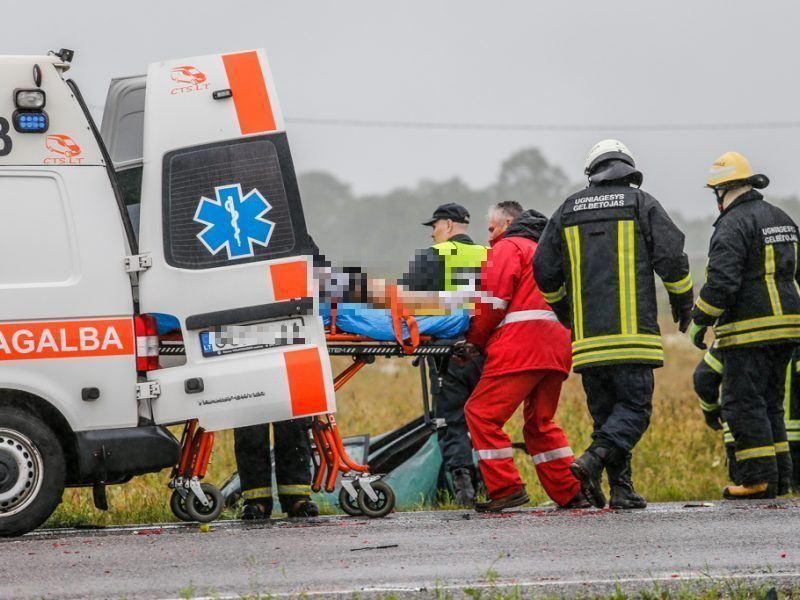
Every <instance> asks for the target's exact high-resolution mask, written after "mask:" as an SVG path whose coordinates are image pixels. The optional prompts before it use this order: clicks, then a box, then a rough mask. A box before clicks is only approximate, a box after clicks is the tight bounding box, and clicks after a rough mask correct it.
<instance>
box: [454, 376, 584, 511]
mask: <svg viewBox="0 0 800 600" xmlns="http://www.w3.org/2000/svg"><path fill="white" fill-rule="evenodd" d="M563 381H564V374H563V373H561V372H559V371H551V370H531V371H519V372H517V373H508V374H504V375H495V376H491V377H481V379H480V381H479V382H478V385H477V387H476V388H475V391H474V392H472V395H471V396H470V397H469V400H468V401H467V405H466V407H465V413H466V417H467V425H468V426H469V432H470V435H471V436H472V444H473V446H474V447H475V451H476V452H477V454H478V460H479V462H478V466H479V467H480V470H481V475H482V476H483V481H484V483H485V484H486V489H487V491H488V493H489V498H492V499H496V498H501V497H503V496H506V495H508V494H511V493H514V492H517V491H519V490H521V489H522V488H523V487H524V483H523V482H522V478H521V477H520V475H519V471H517V468H516V466H515V465H514V453H513V449H512V448H511V439H510V438H509V437H508V435H507V434H506V432H505V431H503V426H504V425H505V424H506V422H507V421H508V420H509V419H510V418H511V416H512V415H513V414H514V411H516V410H517V408H518V407H519V405H520V404H523V405H524V406H523V413H522V414H523V419H524V426H523V430H522V434H523V437H524V438H525V447H526V449H527V451H528V454H529V455H530V456H531V458H532V459H533V463H534V466H535V468H536V474H537V475H538V477H539V481H541V483H542V487H544V490H545V492H547V495H548V496H550V498H552V499H553V500H554V501H555V502H556V503H557V504H558V505H560V506H564V505H566V504H567V503H569V501H570V500H572V499H573V498H574V497H575V495H576V494H577V493H578V491H579V490H580V483H579V482H578V480H577V479H575V477H574V476H573V475H572V473H571V472H570V470H569V466H570V465H571V464H572V462H573V460H574V456H573V454H572V450H571V449H570V447H569V442H568V441H567V436H566V435H565V434H564V431H563V430H562V429H561V427H559V426H558V425H557V424H556V422H555V421H553V416H554V415H555V414H556V409H557V408H558V399H559V396H560V394H561V384H562V383H563Z"/></svg>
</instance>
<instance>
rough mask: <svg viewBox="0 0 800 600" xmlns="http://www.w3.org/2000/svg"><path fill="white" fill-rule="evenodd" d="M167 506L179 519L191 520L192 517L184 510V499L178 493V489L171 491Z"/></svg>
mask: <svg viewBox="0 0 800 600" xmlns="http://www.w3.org/2000/svg"><path fill="white" fill-rule="evenodd" d="M169 508H170V510H171V511H172V514H173V515H175V516H176V517H178V518H179V519H180V520H181V521H191V520H192V517H190V516H189V513H188V512H186V500H184V499H183V496H181V495H180V492H178V490H175V491H173V492H172V496H170V499H169Z"/></svg>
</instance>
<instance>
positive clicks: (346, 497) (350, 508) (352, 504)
mask: <svg viewBox="0 0 800 600" xmlns="http://www.w3.org/2000/svg"><path fill="white" fill-rule="evenodd" d="M339 508H341V509H342V510H343V511H344V512H346V513H347V514H348V515H350V516H351V517H360V516H362V515H363V514H364V513H362V512H361V509H360V508H359V507H358V498H356V499H355V500H353V499H352V498H351V497H350V494H348V493H347V490H346V489H344V488H342V489H340V490H339Z"/></svg>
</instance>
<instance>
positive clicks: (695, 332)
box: [689, 323, 708, 350]
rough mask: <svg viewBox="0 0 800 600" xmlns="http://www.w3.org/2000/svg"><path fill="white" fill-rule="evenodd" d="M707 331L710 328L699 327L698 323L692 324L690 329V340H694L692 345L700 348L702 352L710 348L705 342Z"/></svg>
mask: <svg viewBox="0 0 800 600" xmlns="http://www.w3.org/2000/svg"><path fill="white" fill-rule="evenodd" d="M707 330H708V326H706V325H698V324H697V323H692V326H691V327H689V339H690V340H692V343H693V344H694V345H695V346H697V347H698V348H700V350H705V349H706V348H708V346H706V343H705V342H704V341H703V338H704V337H706V331H707Z"/></svg>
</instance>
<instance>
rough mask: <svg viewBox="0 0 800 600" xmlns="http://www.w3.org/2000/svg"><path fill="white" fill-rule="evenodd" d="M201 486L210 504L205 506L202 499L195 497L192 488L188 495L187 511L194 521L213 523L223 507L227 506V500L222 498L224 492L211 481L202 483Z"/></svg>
mask: <svg viewBox="0 0 800 600" xmlns="http://www.w3.org/2000/svg"><path fill="white" fill-rule="evenodd" d="M200 488H201V489H202V490H203V493H204V494H205V495H206V498H207V499H208V501H209V502H210V504H209V505H208V506H203V505H202V503H201V502H200V500H199V499H198V498H196V497H195V495H194V492H192V491H191V490H190V491H189V495H188V496H187V497H186V512H187V513H188V515H189V517H190V520H192V521H199V522H200V523H211V521H214V520H215V519H216V518H217V517H219V516H220V515H221V514H222V509H223V508H225V500H224V499H223V498H222V492H220V491H219V489H218V488H217V486H215V485H213V484H211V483H201V484H200Z"/></svg>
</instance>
